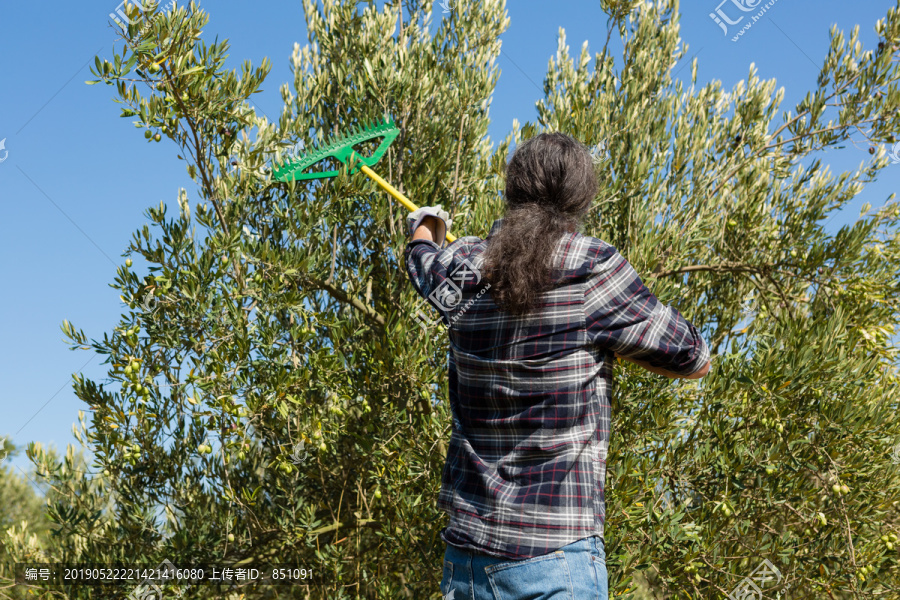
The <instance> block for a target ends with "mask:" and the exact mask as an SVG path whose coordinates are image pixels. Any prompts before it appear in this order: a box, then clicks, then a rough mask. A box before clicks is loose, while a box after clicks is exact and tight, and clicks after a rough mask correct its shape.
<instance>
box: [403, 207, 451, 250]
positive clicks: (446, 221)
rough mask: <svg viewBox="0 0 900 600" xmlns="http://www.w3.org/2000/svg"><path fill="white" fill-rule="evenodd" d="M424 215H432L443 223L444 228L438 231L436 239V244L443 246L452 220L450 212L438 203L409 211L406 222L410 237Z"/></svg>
mask: <svg viewBox="0 0 900 600" xmlns="http://www.w3.org/2000/svg"><path fill="white" fill-rule="evenodd" d="M425 217H434V218H436V219H437V220H438V221H440V222H441V223H442V224H443V225H444V230H443V231H438V234H439V237H438V239H437V240H436V242H437V244H438V246H443V244H444V240H445V239H446V237H447V232H448V231H450V228H451V227H452V226H453V221H452V220H451V219H450V213H448V212H447V211H445V210H444V208H443V207H442V206H441V205H440V204H435V205H434V206H423V207H422V208H419V209H416V210H414V211H413V212H411V213H409V216H408V217H407V218H406V222H407V223H409V235H410V237H412V234H413V233H415V231H416V229H418V228H419V226H420V225H421V224H422V221H424V220H425ZM438 229H440V228H438Z"/></svg>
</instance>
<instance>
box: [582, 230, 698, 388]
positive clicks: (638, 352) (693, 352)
mask: <svg viewBox="0 0 900 600" xmlns="http://www.w3.org/2000/svg"><path fill="white" fill-rule="evenodd" d="M589 258H590V259H592V260H591V262H592V263H593V264H591V275H590V276H589V278H588V280H587V285H586V287H585V305H584V306H585V323H586V326H587V334H588V339H589V340H590V341H591V342H592V343H594V344H596V345H597V346H599V347H601V348H604V349H606V350H607V351H609V352H611V353H614V354H615V355H616V356H618V357H621V358H625V359H627V360H629V361H630V362H633V363H635V364H636V365H639V366H640V367H642V368H644V369H646V370H648V371H650V372H651V373H655V374H657V375H662V376H663V377H668V378H671V379H675V378H678V379H700V378H701V377H703V376H704V375H706V373H707V372H708V371H709V364H708V363H709V359H710V355H709V348H708V347H707V345H706V342H705V341H704V340H703V338H702V337H701V336H700V334H699V332H698V331H697V328H696V327H694V325H693V324H691V323H690V322H689V321H688V320H687V319H685V318H684V317H683V316H681V313H679V312H678V311H677V310H675V309H674V308H671V307H669V306H666V305H665V304H663V303H662V302H660V301H659V299H658V298H657V297H656V296H654V295H653V293H652V292H650V290H649V289H647V287H646V286H645V285H644V283H643V282H642V281H641V278H640V277H639V276H638V274H637V272H636V271H635V270H634V268H633V267H632V266H631V265H630V264H629V263H628V261H627V260H625V258H624V257H623V256H622V255H621V254H619V252H618V251H617V250H616V249H615V248H613V247H612V246H610V245H609V244H606V243H603V242H600V244H599V245H597V246H596V247H595V248H592V253H589Z"/></svg>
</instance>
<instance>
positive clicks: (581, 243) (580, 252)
mask: <svg viewBox="0 0 900 600" xmlns="http://www.w3.org/2000/svg"><path fill="white" fill-rule="evenodd" d="M617 253H618V252H617V250H616V249H615V247H613V246H612V245H610V244H608V243H606V242H605V241H603V240H601V239H600V238H595V237H591V236H589V235H583V234H581V233H570V234H566V235H565V236H563V238H562V239H561V240H560V243H559V246H558V248H557V258H558V261H556V264H557V265H560V266H562V268H564V269H587V270H588V271H590V270H592V269H593V267H594V266H595V265H597V264H598V263H604V262H606V261H608V260H610V259H611V258H613V257H614V256H616V254H617Z"/></svg>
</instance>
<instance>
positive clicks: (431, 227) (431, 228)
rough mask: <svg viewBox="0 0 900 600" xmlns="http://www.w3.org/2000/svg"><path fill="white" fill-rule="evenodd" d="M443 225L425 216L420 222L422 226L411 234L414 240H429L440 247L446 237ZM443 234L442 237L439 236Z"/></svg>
mask: <svg viewBox="0 0 900 600" xmlns="http://www.w3.org/2000/svg"><path fill="white" fill-rule="evenodd" d="M443 230H444V224H443V223H442V222H441V221H439V220H437V219H436V218H434V217H432V216H427V217H425V218H424V219H423V220H422V224H421V225H419V227H418V228H417V229H416V230H415V231H414V232H413V236H412V239H414V240H431V241H432V242H434V243H436V244H438V245H440V244H441V242H442V241H443V240H444V237H445V236H446V232H445V231H443ZM441 233H443V234H444V235H440V234H441Z"/></svg>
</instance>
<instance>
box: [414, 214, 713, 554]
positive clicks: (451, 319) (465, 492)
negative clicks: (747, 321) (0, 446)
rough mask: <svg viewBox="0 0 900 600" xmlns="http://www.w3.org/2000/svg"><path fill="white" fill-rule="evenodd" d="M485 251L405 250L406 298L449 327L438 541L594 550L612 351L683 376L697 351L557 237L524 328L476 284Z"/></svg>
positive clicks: (670, 318)
mask: <svg viewBox="0 0 900 600" xmlns="http://www.w3.org/2000/svg"><path fill="white" fill-rule="evenodd" d="M501 225H502V219H501V220H498V221H495V222H494V224H493V227H492V228H491V234H493V233H494V232H495V231H497V229H498V228H499V227H500V226H501ZM491 234H489V235H488V239H490V235H491ZM486 246H487V240H482V239H480V238H477V237H463V238H459V239H458V240H456V241H455V242H454V243H453V244H451V245H449V246H448V247H447V248H444V249H441V248H440V247H439V246H438V245H437V244H435V243H434V242H431V241H430V240H413V241H411V242H410V243H409V245H408V246H407V247H406V252H405V261H406V268H407V270H408V273H409V276H410V279H411V281H412V284H413V287H415V289H416V291H417V292H418V293H419V294H420V295H421V296H423V297H424V298H427V299H428V302H429V303H430V304H431V305H432V306H434V308H435V309H437V310H438V311H439V312H440V313H441V316H442V319H443V320H444V322H445V324H446V323H449V338H450V340H449V341H450V352H449V378H450V381H449V396H450V398H449V399H450V408H451V411H452V414H453V428H452V434H451V437H450V445H449V448H448V451H447V458H446V462H445V464H444V469H443V473H442V476H441V491H440V494H439V496H438V508H439V509H441V510H444V511H445V512H447V513H448V515H449V517H450V521H449V525H448V526H447V527H444V528H443V529H442V530H441V539H442V540H443V541H444V542H445V543H447V544H451V545H454V546H457V547H460V548H463V549H468V550H473V551H475V552H480V553H483V554H489V555H493V556H499V557H504V558H509V559H525V558H531V557H534V556H539V555H542V554H547V553H549V552H552V551H554V550H556V549H558V548H560V547H562V546H565V545H567V544H570V543H572V542H575V541H577V540H580V539H582V538H585V537H588V536H592V535H597V536H599V537H600V538H601V539H602V538H603V532H604V524H605V517H606V510H605V506H604V482H605V477H606V456H607V450H608V448H609V435H610V420H611V404H610V403H611V398H612V384H613V379H612V375H613V358H614V356H613V352H617V353H619V354H620V355H623V356H628V357H633V358H637V359H642V360H644V361H646V362H648V363H650V364H651V365H653V366H657V367H663V368H665V369H667V370H669V371H672V372H673V373H676V374H679V375H691V374H693V373H694V372H696V371H698V370H699V369H700V368H702V367H703V366H704V365H705V364H706V362H707V361H708V360H709V349H708V347H707V345H706V342H705V341H704V340H703V338H702V337H700V335H699V333H698V332H697V329H696V328H695V327H694V326H693V325H692V324H691V323H689V322H688V321H687V320H685V319H684V317H682V316H681V314H680V313H679V312H678V311H677V310H675V309H673V308H670V307H668V306H666V305H664V304H663V303H662V302H660V301H659V300H657V298H656V297H655V296H654V295H653V294H652V293H651V292H650V290H648V289H647V288H646V287H645V286H644V284H643V283H642V282H641V279H640V277H638V274H637V273H636V272H635V270H634V269H633V268H632V267H631V265H630V264H629V263H628V261H626V260H625V259H624V258H623V257H622V255H621V254H619V253H618V251H617V250H616V249H615V248H614V247H612V246H610V245H609V244H607V243H605V242H603V241H601V240H599V239H596V238H591V237H585V236H583V235H580V234H577V233H571V234H566V235H564V236H563V238H562V239H561V240H560V241H559V244H558V246H557V248H556V251H555V254H554V257H553V265H554V268H555V270H554V287H553V288H552V289H551V290H549V291H547V292H545V293H544V295H543V296H542V300H543V301H544V306H543V307H542V308H539V309H536V310H534V311H532V312H531V313H529V314H527V315H524V316H515V315H512V314H510V313H506V312H504V311H501V310H500V309H499V308H498V307H497V306H496V304H494V302H493V300H492V299H491V296H490V293H489V292H490V289H489V285H488V284H487V282H484V281H482V280H481V275H480V271H479V269H481V267H482V265H483V252H484V250H485V248H486ZM485 290H487V292H486V291H485Z"/></svg>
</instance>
